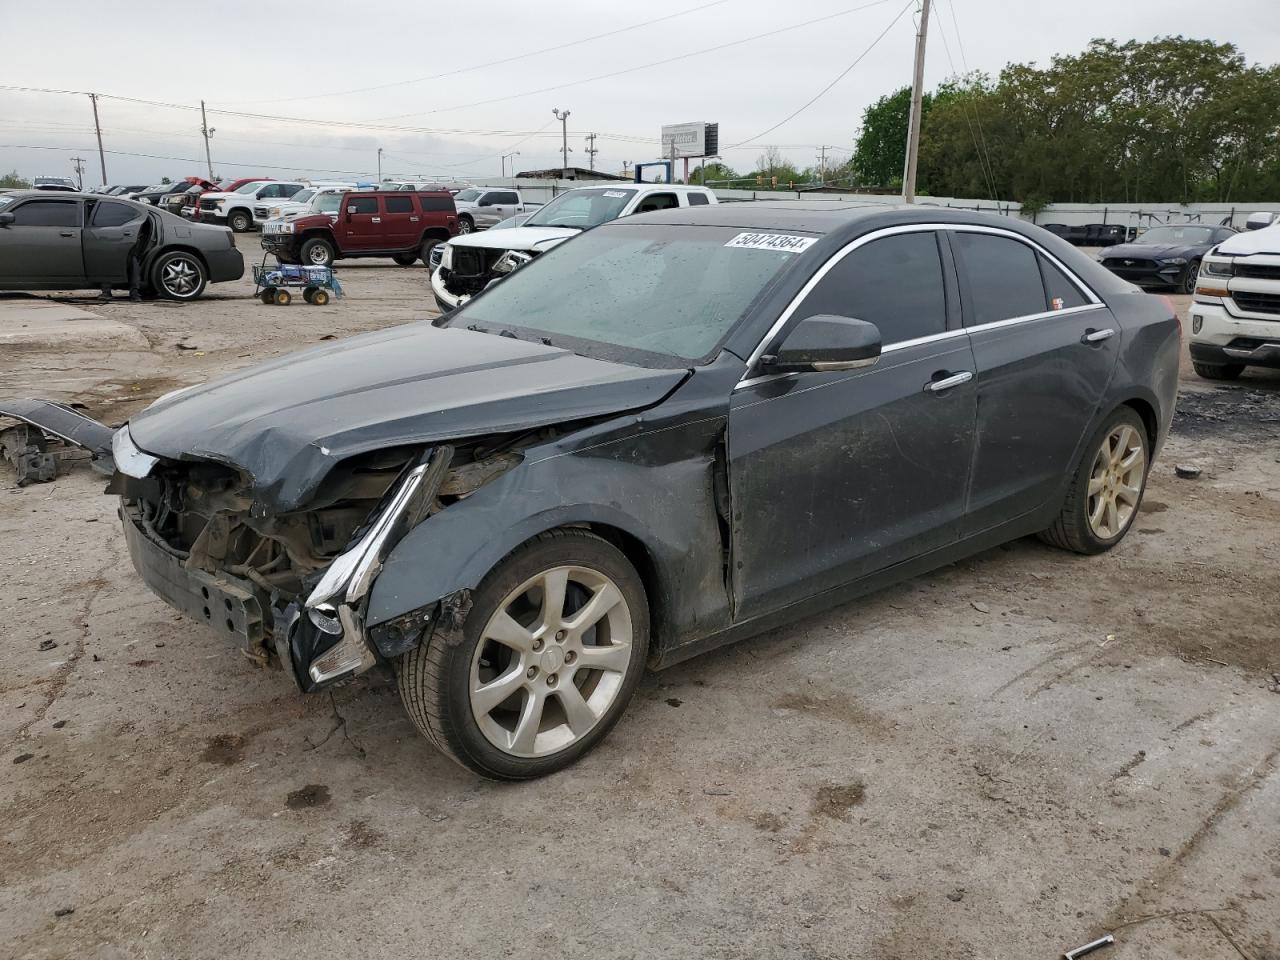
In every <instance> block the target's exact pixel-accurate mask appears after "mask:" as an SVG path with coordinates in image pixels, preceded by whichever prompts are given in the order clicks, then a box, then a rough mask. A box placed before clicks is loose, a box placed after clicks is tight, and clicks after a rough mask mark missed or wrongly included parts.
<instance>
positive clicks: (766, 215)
mask: <svg viewBox="0 0 1280 960" xmlns="http://www.w3.org/2000/svg"><path fill="white" fill-rule="evenodd" d="M871 218H882V219H886V218H891V219H893V220H894V221H895V222H897V223H904V224H907V223H969V224H974V225H978V226H992V227H1003V228H1004V229H1006V230H1014V231H1017V232H1025V230H1024V229H1023V228H1024V227H1026V228H1030V227H1031V225H1030V224H1028V223H1026V221H1023V220H1019V219H1018V218H1017V217H1005V216H1000V215H997V214H991V213H980V212H978V211H974V210H957V209H951V208H947V207H931V206H924V205H920V204H881V203H860V202H857V201H848V200H740V201H730V202H727V203H726V202H724V201H721V202H720V203H716V204H705V205H702V206H696V207H678V208H672V209H670V210H661V211H657V212H654V213H640V214H634V215H633V216H630V217H625V218H623V219H622V220H618V221H615V222H617V223H670V224H679V225H682V226H698V227H737V228H740V229H744V230H800V231H802V232H804V233H814V234H820V235H825V234H828V233H835V232H837V231H842V230H844V229H845V228H846V227H849V226H852V225H853V224H856V223H857V222H858V221H860V220H869V219H871Z"/></svg>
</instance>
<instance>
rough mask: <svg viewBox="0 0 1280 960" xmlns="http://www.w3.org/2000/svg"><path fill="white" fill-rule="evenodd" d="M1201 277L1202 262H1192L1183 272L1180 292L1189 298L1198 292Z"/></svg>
mask: <svg viewBox="0 0 1280 960" xmlns="http://www.w3.org/2000/svg"><path fill="white" fill-rule="evenodd" d="M1199 276H1200V261H1199V260H1192V261H1191V262H1190V263H1188V264H1187V267H1186V269H1185V270H1183V271H1182V280H1181V281H1180V282H1179V283H1178V292H1179V293H1185V294H1187V295H1188V296H1190V295H1191V294H1194V293H1195V292H1196V280H1197V278H1199Z"/></svg>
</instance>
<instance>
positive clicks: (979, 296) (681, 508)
mask: <svg viewBox="0 0 1280 960" xmlns="http://www.w3.org/2000/svg"><path fill="white" fill-rule="evenodd" d="M1179 338H1180V330H1179V324H1178V320H1177V318H1176V315H1175V314H1174V313H1173V312H1172V310H1171V309H1170V307H1169V306H1168V304H1167V302H1166V301H1164V300H1162V299H1160V298H1157V297H1152V296H1148V295H1145V294H1143V293H1141V292H1140V291H1138V290H1137V288H1135V287H1134V286H1132V285H1131V284H1129V283H1126V282H1124V281H1123V280H1120V279H1118V278H1117V277H1115V276H1113V275H1112V274H1111V273H1109V272H1108V271H1107V270H1105V269H1103V268H1102V267H1101V266H1099V265H1098V264H1097V263H1094V262H1093V261H1091V260H1090V259H1088V258H1087V257H1085V256H1083V255H1081V254H1080V253H1078V252H1077V251H1075V250H1074V249H1073V248H1072V247H1070V246H1068V245H1067V244H1066V243H1064V242H1062V241H1061V240H1059V239H1057V238H1055V237H1053V236H1052V235H1051V234H1049V233H1047V232H1045V231H1043V230H1040V229H1039V228H1037V227H1033V226H1030V225H1028V224H1025V223H1022V222H1020V221H1017V220H1012V219H1006V218H1002V217H994V216H987V215H983V214H977V213H968V212H963V211H951V210H946V211H944V210H936V209H930V210H923V209H896V210H880V211H877V212H868V211H867V210H866V209H865V208H862V209H857V208H847V207H843V206H841V205H839V204H836V203H821V204H817V203H814V204H806V203H800V202H791V203H785V204H766V203H757V204H750V203H740V204H724V205H718V206H704V207H693V208H688V209H679V210H669V211H664V212H661V213H654V214H645V215H640V216H636V217H630V218H626V219H624V220H619V221H616V222H614V223H610V224H606V225H604V226H601V227H599V228H597V229H595V230H591V231H588V232H586V233H583V234H581V235H580V236H578V237H576V238H574V239H572V240H571V241H569V242H567V243H565V244H563V245H562V246H560V247H558V248H556V249H554V250H552V251H550V252H548V253H547V254H545V255H544V256H542V257H539V258H537V259H536V260H535V261H533V262H532V263H530V264H528V265H526V266H524V267H522V268H521V269H520V270H518V271H516V272H515V273H514V274H512V275H511V276H510V277H509V278H507V279H506V280H504V281H503V282H502V283H500V284H496V285H494V286H492V287H490V288H489V289H488V290H486V291H484V292H482V293H480V294H479V295H477V296H476V297H474V298H473V299H471V300H470V301H469V302H468V303H467V304H466V305H465V306H463V307H462V308H461V309H458V310H456V311H454V312H452V313H450V314H448V315H446V316H444V317H442V318H440V319H438V320H436V321H434V322H431V323H427V322H421V323H412V324H408V325H405V326H400V327H394V328H391V329H387V330H382V331H380V332H376V333H370V334H364V335H362V336H357V337H354V338H352V339H349V340H345V341H338V342H333V343H326V344H324V345H322V346H319V347H317V348H313V349H310V350H306V351H304V352H301V353H297V354H294V355H292V356H286V357H283V358H280V359H277V360H273V361H271V362H268V363H265V364H262V365H260V366H256V367H252V368H249V369H246V370H242V371H239V372H236V373H234V374H231V375H230V376H227V377H224V378H222V379H220V380H217V381H214V382H211V383H206V384H202V385H199V386H195V387H189V388H187V389H184V390H181V391H179V392H177V393H174V394H170V395H169V396H166V397H163V398H161V399H160V400H158V401H157V402H156V403H154V404H153V405H152V406H151V407H150V408H148V409H147V410H145V411H144V412H142V413H141V414H139V415H138V416H136V417H134V418H133V419H132V420H131V421H130V422H129V423H128V424H126V425H124V426H122V427H120V428H119V429H116V430H114V431H112V430H110V429H109V428H106V427H103V426H101V425H98V424H94V423H92V422H90V421H84V420H83V419H82V418H80V417H79V415H78V414H76V413H74V411H72V410H70V409H69V408H65V407H61V406H58V405H55V404H50V403H46V402H41V401H31V400H27V401H12V402H0V412H5V413H8V414H9V415H13V416H18V417H20V418H22V419H25V420H27V421H28V422H30V423H33V424H36V425H37V426H39V427H41V429H43V430H45V431H47V432H49V433H51V434H55V435H58V436H62V437H64V438H70V439H72V440H75V441H76V442H80V443H82V444H84V445H85V446H88V447H90V448H91V449H94V450H95V451H96V452H97V454H98V456H99V457H100V458H101V459H102V460H104V461H106V462H107V464H109V465H110V466H112V467H113V469H114V474H113V477H112V481H111V484H110V486H109V487H108V492H109V493H111V494H114V495H116V496H118V497H119V498H120V514H121V517H122V520H123V524H124V535H125V538H126V540H127V541H128V545H129V549H130V551H131V554H132V557H133V563H134V566H135V567H136V568H137V571H138V574H139V576H140V577H141V578H142V579H143V580H144V581H145V582H146V583H147V584H148V586H150V587H151V589H152V590H154V591H155V592H156V593H157V594H159V595H160V596H161V597H163V598H164V599H165V600H166V601H168V602H169V603H170V604H172V605H173V606H175V607H177V608H178V609H179V610H182V611H184V612H185V613H186V614H188V615H189V617H190V618H191V619H193V620H195V621H198V623H199V624H201V629H200V630H199V631H196V632H202V631H205V630H208V631H214V632H216V633H220V634H223V635H224V636H225V638H226V639H227V640H229V641H230V640H234V641H236V642H238V643H240V644H242V645H244V647H245V648H246V649H247V650H248V652H249V653H250V654H251V655H252V656H254V657H255V658H257V659H259V660H260V661H262V662H263V663H277V664H279V665H281V666H283V668H284V670H285V672H287V673H288V674H289V675H290V676H291V677H292V678H293V680H294V681H295V682H296V683H297V685H298V687H299V688H300V689H301V690H302V691H306V692H309V691H315V690H320V689H323V688H325V687H326V686H328V685H331V684H334V683H339V682H342V681H344V680H347V679H348V678H350V677H352V676H355V675H356V674H359V673H361V672H363V671H366V670H369V669H371V668H374V667H376V666H381V667H383V668H390V669H391V670H393V671H394V673H395V676H396V677H397V682H398V684H399V689H400V692H401V694H402V697H403V701H404V705H405V708H406V709H407V711H408V712H409V714H410V716H411V717H412V718H413V721H414V723H415V724H416V725H417V726H418V728H419V729H420V730H421V731H422V733H423V734H424V735H425V736H426V737H427V738H428V739H429V740H430V741H431V742H432V743H433V744H434V745H435V746H436V747H438V748H439V749H440V750H441V751H443V752H444V753H445V754H447V755H448V756H450V757H451V758H453V759H454V760H456V761H458V762H459V763H461V764H463V765H465V766H466V767H468V768H470V769H471V770H473V771H475V772H476V773H478V774H481V775H483V776H488V777H493V778H499V779H511V780H518V779H525V778H530V777H536V776H540V775H543V774H547V773H550V772H552V771H555V770H558V769H561V768H563V767H565V766H566V765H568V764H570V763H572V762H573V761H574V760H576V759H577V758H579V757H581V756H582V755H583V754H584V753H586V752H587V751H589V750H591V749H592V748H593V747H595V746H596V745H597V744H599V743H600V741H601V740H602V739H603V738H604V737H605V735H606V734H607V733H608V731H609V730H610V728H611V727H613V725H614V724H615V723H617V722H618V720H619V718H620V717H621V715H622V713H623V710H624V709H625V707H626V705H627V702H628V700H630V698H631V696H632V693H633V692H634V690H635V688H636V684H637V682H638V681H639V679H640V676H641V673H642V671H644V670H645V669H646V668H652V669H659V668H662V667H665V666H668V665H670V664H673V663H676V662H678V661H681V660H684V659H685V658H687V657H691V656H693V655H695V654H697V653H700V652H702V651H705V650H709V649H711V648H713V647H718V646H720V645H722V644H726V643H729V642H731V641H733V640H736V639H738V638H741V637H745V636H748V635H751V634H755V633H758V632H760V631H763V630H766V629H769V628H772V627H776V626H778V625H780V624H783V623H788V622H791V621H794V620H795V619H796V618H798V617H802V616H804V615H807V614H809V613H812V612H814V611H816V610H819V609H822V608H824V607H828V606H831V605H834V604H839V603H844V602H847V601H849V600H850V599H851V598H854V597H857V596H859V595H861V594H864V593H866V592H868V591H871V590H874V589H876V588H879V587H882V586H884V585H887V584H890V583H893V582H895V581H899V580H902V579H903V578H906V577H911V576H914V575H916V574H919V573H921V572H923V571H927V570H930V569H932V568H935V567H938V566H940V565H942V564H946V563H950V562H953V561H955V560H956V559H958V558H960V557H963V556H965V555H968V554H972V553H974V552H976V551H980V550H983V549H986V548H989V547H991V546H993V545H995V544H998V543H1001V542H1003V541H1007V540H1011V539H1014V538H1017V537H1023V536H1027V535H1031V534H1037V535H1039V536H1040V537H1042V538H1043V539H1045V540H1046V541H1048V542H1049V543H1051V544H1053V545H1055V546H1057V547H1061V548H1063V549H1065V550H1072V551H1075V552H1077V553H1082V554H1094V553H1099V552H1101V551H1105V550H1108V549H1110V548H1111V547H1113V546H1115V545H1116V544H1117V543H1118V542H1119V541H1120V540H1121V539H1122V538H1123V537H1124V536H1125V534H1126V532H1127V531H1128V530H1129V528H1130V526H1131V525H1132V524H1133V521H1134V518H1135V517H1136V516H1137V512H1138V508H1139V504H1140V503H1141V500H1142V495H1143V490H1144V487H1145V485H1146V480H1147V475H1148V471H1149V470H1150V467H1151V463H1152V459H1153V458H1154V457H1155V455H1156V453H1157V451H1158V450H1159V449H1160V446H1161V444H1162V443H1163V441H1164V439H1165V436H1166V434H1167V433H1168V429H1169V423H1170V419H1171V416H1172V412H1173V404H1174V394H1175V390H1176V386H1177V370H1178V350H1179ZM202 642H203V641H202Z"/></svg>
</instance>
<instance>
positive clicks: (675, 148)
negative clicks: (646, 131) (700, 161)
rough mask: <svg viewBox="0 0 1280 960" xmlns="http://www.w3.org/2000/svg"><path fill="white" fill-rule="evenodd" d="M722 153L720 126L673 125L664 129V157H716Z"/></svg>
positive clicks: (711, 124) (699, 124) (702, 124)
mask: <svg viewBox="0 0 1280 960" xmlns="http://www.w3.org/2000/svg"><path fill="white" fill-rule="evenodd" d="M719 152H720V124H718V123H702V122H699V123H672V124H668V125H667V126H664V127H663V128H662V156H663V158H664V159H667V160H671V159H674V158H676V157H714V156H716V155H717V154H718V153H719Z"/></svg>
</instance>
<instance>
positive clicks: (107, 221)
mask: <svg viewBox="0 0 1280 960" xmlns="http://www.w3.org/2000/svg"><path fill="white" fill-rule="evenodd" d="M146 215H147V214H146V213H145V212H144V211H142V210H139V209H138V208H137V207H134V206H130V205H129V204H127V203H116V202H115V201H113V200H99V201H98V202H97V203H95V204H93V207H92V210H91V211H90V213H89V219H88V223H87V225H86V226H85V228H84V240H83V249H84V272H85V277H86V278H87V280H88V282H89V283H90V284H97V283H126V282H128V280H129V250H130V249H131V248H132V247H133V244H134V242H135V241H136V240H137V238H138V228H139V227H140V226H141V225H142V218H143V217H145V216H146Z"/></svg>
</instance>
